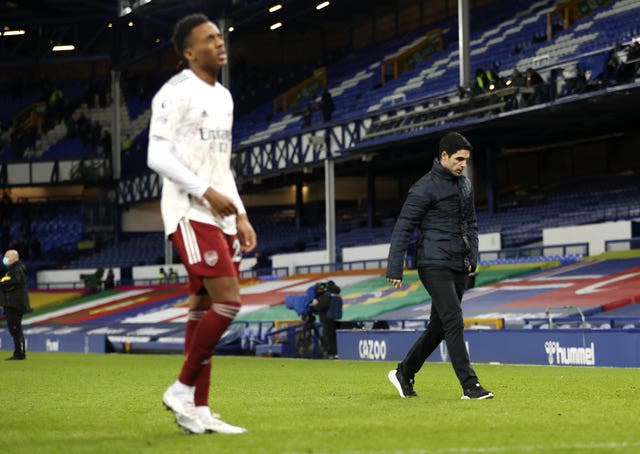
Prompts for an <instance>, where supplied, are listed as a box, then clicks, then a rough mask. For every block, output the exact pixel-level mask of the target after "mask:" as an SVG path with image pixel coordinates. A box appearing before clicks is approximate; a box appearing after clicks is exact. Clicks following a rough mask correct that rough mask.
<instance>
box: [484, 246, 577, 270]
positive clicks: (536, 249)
mask: <svg viewBox="0 0 640 454" xmlns="http://www.w3.org/2000/svg"><path fill="white" fill-rule="evenodd" d="M588 255H589V243H570V244H556V245H549V246H531V247H522V248H509V249H500V250H495V251H481V252H480V254H479V259H480V260H479V261H480V263H481V264H485V265H494V264H497V263H509V262H508V261H509V260H511V263H518V262H519V261H530V260H561V261H566V260H570V261H576V260H579V259H581V258H582V257H585V256H588Z"/></svg>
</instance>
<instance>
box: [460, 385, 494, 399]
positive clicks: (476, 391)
mask: <svg viewBox="0 0 640 454" xmlns="http://www.w3.org/2000/svg"><path fill="white" fill-rule="evenodd" d="M492 398H493V393H492V392H491V391H487V390H486V389H484V388H483V387H482V386H480V383H476V384H475V385H473V386H471V387H470V388H464V394H462V400H468V399H478V400H482V399H492Z"/></svg>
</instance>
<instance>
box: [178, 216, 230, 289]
mask: <svg viewBox="0 0 640 454" xmlns="http://www.w3.org/2000/svg"><path fill="white" fill-rule="evenodd" d="M171 241H172V242H173V245H174V246H175V247H176V250H177V251H178V254H179V255H180V259H181V260H182V263H183V264H184V266H185V268H186V269H187V274H188V275H189V290H190V291H191V293H200V292H201V291H202V290H203V288H204V283H203V280H202V279H203V278H205V277H222V276H233V277H238V275H239V269H240V260H241V259H242V253H241V251H240V241H239V240H238V236H237V235H225V234H224V233H223V232H222V230H220V229H219V228H218V227H216V226H215V225H211V224H205V223H203V222H198V221H192V220H189V219H183V220H181V221H180V224H179V225H178V230H176V231H175V232H174V233H173V234H172V235H171Z"/></svg>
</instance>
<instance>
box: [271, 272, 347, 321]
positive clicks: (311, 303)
mask: <svg viewBox="0 0 640 454" xmlns="http://www.w3.org/2000/svg"><path fill="white" fill-rule="evenodd" d="M284 302H285V306H286V307H287V308H289V309H293V310H294V311H296V314H298V315H299V316H300V317H301V318H302V319H303V320H305V319H311V320H315V317H314V315H321V316H326V317H327V318H330V319H331V320H339V319H341V318H342V298H341V297H340V287H338V286H337V285H336V283H335V282H333V281H328V282H317V283H316V284H315V285H312V286H310V287H309V288H308V289H307V291H306V292H305V294H304V295H288V296H287V297H286V298H285V300H284ZM321 318H324V317H321Z"/></svg>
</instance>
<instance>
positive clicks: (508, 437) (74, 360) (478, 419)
mask: <svg viewBox="0 0 640 454" xmlns="http://www.w3.org/2000/svg"><path fill="white" fill-rule="evenodd" d="M5 353H6V352H5ZM180 364H181V357H180V356H179V355H82V354H70V353H30V354H29V357H28V359H27V361H0V377H1V380H2V382H1V383H0V428H1V430H0V452H2V453H14V452H15V453H76V452H83V453H84V452H87V453H129V452H131V453H140V452H149V453H151V452H153V453H398V454H401V453H407V454H414V453H457V452H461V453H538V452H539V453H546V452H554V453H558V452H571V453H577V452H621V453H622V452H624V453H627V452H640V429H639V428H638V427H639V424H640V419H639V417H638V415H640V371H639V370H638V369H612V368H560V367H536V366H506V365H482V364H478V365H476V366H475V368H476V371H477V372H478V375H479V377H480V378H481V380H482V383H483V384H484V385H485V386H486V387H487V388H489V389H491V390H492V391H493V392H494V393H495V394H496V398H495V399H492V400H485V401H461V400H460V395H461V392H460V389H459V388H458V385H457V382H456V379H455V375H454V373H453V370H452V368H451V366H450V365H449V364H434V363H427V364H426V365H425V366H424V368H423V369H422V371H420V373H419V374H418V375H417V377H416V391H417V392H418V394H419V397H418V398H413V399H401V398H400V397H399V396H398V395H397V393H396V391H395V389H394V388H393V387H392V386H391V385H390V384H389V383H388V381H387V377H386V375H387V372H388V370H390V369H391V368H393V367H394V366H395V364H393V363H389V362H386V363H379V362H362V361H341V360H336V361H321V360H316V361H313V360H293V359H280V358H251V357H216V358H214V363H213V366H214V378H213V383H212V390H211V396H212V400H211V401H212V407H213V408H214V409H215V410H216V411H218V412H220V413H222V415H223V418H224V419H225V420H227V421H228V422H230V423H232V424H237V425H242V426H245V427H247V428H248V429H249V432H248V433H247V434H244V435H218V434H205V435H198V436H195V435H185V434H183V433H182V432H181V431H180V430H179V429H178V428H177V427H176V426H175V424H174V422H173V417H172V415H171V413H169V412H168V411H166V410H164V408H163V406H162V404H161V396H162V393H163V391H164V389H165V388H166V387H167V386H168V385H169V384H170V383H171V382H172V381H173V380H174V379H175V377H176V374H177V372H178V369H179V367H180Z"/></svg>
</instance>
